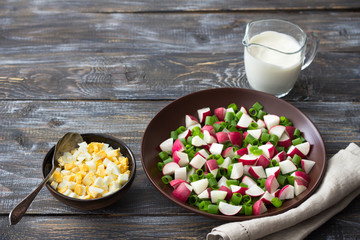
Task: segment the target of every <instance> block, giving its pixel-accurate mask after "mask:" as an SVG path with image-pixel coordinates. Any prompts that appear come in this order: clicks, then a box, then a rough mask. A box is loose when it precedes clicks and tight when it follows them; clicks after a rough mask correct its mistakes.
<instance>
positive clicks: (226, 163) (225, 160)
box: [219, 157, 231, 169]
mask: <svg viewBox="0 0 360 240" xmlns="http://www.w3.org/2000/svg"><path fill="white" fill-rule="evenodd" d="M230 164H231V158H230V157H226V158H225V159H224V162H223V163H222V164H221V165H220V166H219V167H222V168H225V169H228V167H229V165H230Z"/></svg>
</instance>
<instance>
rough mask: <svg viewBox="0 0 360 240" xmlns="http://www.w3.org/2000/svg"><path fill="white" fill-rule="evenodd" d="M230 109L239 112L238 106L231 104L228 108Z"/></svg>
mask: <svg viewBox="0 0 360 240" xmlns="http://www.w3.org/2000/svg"><path fill="white" fill-rule="evenodd" d="M228 108H232V109H234V112H236V111H237V110H238V107H237V105H236V104H235V103H232V104H230V105H229V106H228Z"/></svg>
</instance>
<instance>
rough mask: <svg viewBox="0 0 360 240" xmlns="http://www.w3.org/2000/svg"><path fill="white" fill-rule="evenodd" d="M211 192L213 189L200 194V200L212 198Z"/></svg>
mask: <svg viewBox="0 0 360 240" xmlns="http://www.w3.org/2000/svg"><path fill="white" fill-rule="evenodd" d="M210 192H211V188H207V189H205V190H204V191H203V192H202V193H200V194H199V195H198V197H199V198H200V199H209V198H210Z"/></svg>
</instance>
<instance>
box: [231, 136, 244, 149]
mask: <svg viewBox="0 0 360 240" xmlns="http://www.w3.org/2000/svg"><path fill="white" fill-rule="evenodd" d="M228 135H229V138H230V141H231V144H232V145H233V146H234V147H241V146H242V143H243V137H242V135H241V133H240V132H229V133H228Z"/></svg>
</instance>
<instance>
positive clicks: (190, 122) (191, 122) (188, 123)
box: [185, 115, 199, 128]
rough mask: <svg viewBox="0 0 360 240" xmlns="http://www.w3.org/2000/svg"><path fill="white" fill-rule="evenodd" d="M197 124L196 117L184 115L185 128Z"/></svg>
mask: <svg viewBox="0 0 360 240" xmlns="http://www.w3.org/2000/svg"><path fill="white" fill-rule="evenodd" d="M198 123H199V120H197V118H196V117H194V116H192V115H185V126H186V128H189V127H190V126H193V125H196V124H198Z"/></svg>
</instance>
